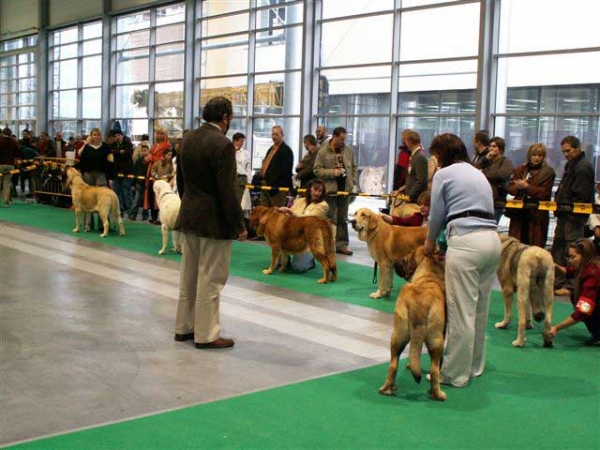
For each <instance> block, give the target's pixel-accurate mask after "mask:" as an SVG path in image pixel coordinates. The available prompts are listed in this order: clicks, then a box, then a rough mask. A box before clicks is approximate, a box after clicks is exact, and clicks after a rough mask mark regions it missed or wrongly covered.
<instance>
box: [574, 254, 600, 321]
mask: <svg viewBox="0 0 600 450" xmlns="http://www.w3.org/2000/svg"><path fill="white" fill-rule="evenodd" d="M572 273H573V269H572V268H569V269H568V271H567V274H572ZM579 283H580V285H581V292H580V293H579V298H578V299H576V300H577V303H576V304H575V311H574V312H573V314H571V317H572V318H573V319H574V320H577V321H578V322H582V321H585V320H586V319H588V318H589V317H590V316H591V315H592V314H593V313H594V310H595V309H596V308H597V307H598V306H597V305H598V302H599V301H600V265H598V264H595V263H593V262H591V263H589V264H588V265H587V266H585V267H584V268H583V270H582V271H581V275H580V276H579Z"/></svg>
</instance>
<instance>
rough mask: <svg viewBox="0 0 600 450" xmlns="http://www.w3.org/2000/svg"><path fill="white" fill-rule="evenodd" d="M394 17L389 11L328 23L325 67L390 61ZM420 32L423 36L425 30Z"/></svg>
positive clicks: (323, 48)
mask: <svg viewBox="0 0 600 450" xmlns="http://www.w3.org/2000/svg"><path fill="white" fill-rule="evenodd" d="M392 19H393V17H392V15H391V14H385V15H381V16H373V17H364V18H361V19H350V20H342V21H336V22H327V23H324V24H323V30H322V37H321V67H326V66H341V65H350V64H369V63H378V62H389V61H390V60H391V59H392V39H391V36H392V26H393V21H392ZM366 30H368V38H366V36H365V32H366ZM419 35H421V39H422V35H423V33H422V32H419Z"/></svg>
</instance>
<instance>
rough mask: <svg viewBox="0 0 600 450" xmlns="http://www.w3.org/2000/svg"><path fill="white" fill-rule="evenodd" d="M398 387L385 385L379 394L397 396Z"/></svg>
mask: <svg viewBox="0 0 600 450" xmlns="http://www.w3.org/2000/svg"><path fill="white" fill-rule="evenodd" d="M397 390H398V387H397V386H396V385H395V384H390V385H387V384H384V385H383V386H381V387H380V388H379V393H380V394H381V395H395V394H396V391H397Z"/></svg>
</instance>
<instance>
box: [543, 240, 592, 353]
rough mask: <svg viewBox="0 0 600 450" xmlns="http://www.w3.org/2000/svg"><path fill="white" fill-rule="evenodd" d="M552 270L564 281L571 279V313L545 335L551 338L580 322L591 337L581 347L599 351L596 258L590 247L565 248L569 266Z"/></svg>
mask: <svg viewBox="0 0 600 450" xmlns="http://www.w3.org/2000/svg"><path fill="white" fill-rule="evenodd" d="M555 266H556V268H557V269H558V270H560V271H561V272H562V273H564V274H566V277H567V278H575V290H574V291H573V293H572V294H571V303H573V306H574V307H575V311H574V312H573V314H571V316H569V317H567V318H566V319H565V320H563V321H562V322H561V323H559V324H558V325H556V326H554V327H552V328H550V331H549V332H548V334H549V335H550V337H552V338H555V337H556V335H557V334H558V332H559V331H561V330H564V329H565V328H569V327H571V326H573V325H575V324H576V323H579V322H583V323H584V324H585V326H586V327H587V329H588V331H589V332H590V334H591V335H592V337H591V339H589V340H587V341H586V342H585V345H588V346H593V347H600V307H599V306H598V303H599V302H600V258H599V257H597V256H596V253H595V248H594V243H593V242H592V241H590V240H589V239H580V240H578V241H576V242H575V243H574V244H571V245H570V246H569V266H567V267H563V266H560V265H558V264H555Z"/></svg>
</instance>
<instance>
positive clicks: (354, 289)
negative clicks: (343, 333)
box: [0, 202, 404, 312]
mask: <svg viewBox="0 0 600 450" xmlns="http://www.w3.org/2000/svg"><path fill="white" fill-rule="evenodd" d="M0 220H5V221H7V222H13V223H16V224H23V225H28V226H32V227H37V228H43V229H44V230H47V231H53V232H56V233H62V234H68V235H70V236H74V237H78V238H80V239H85V240H86V241H92V242H101V243H102V244H106V245H112V246H115V247H120V248H123V249H126V250H131V251H134V252H140V253H145V254H148V255H154V256H156V257H160V258H164V259H168V260H171V261H178V262H179V261H181V255H178V254H176V253H173V252H170V253H166V254H165V255H162V256H160V255H158V250H159V249H160V247H161V245H162V237H161V231H160V227H158V226H155V225H150V224H148V223H147V222H145V223H144V222H130V221H128V220H125V221H124V223H125V228H126V236H123V237H120V236H118V235H117V234H116V233H114V232H111V233H109V235H108V236H107V237H106V238H101V237H100V235H99V233H97V232H90V233H84V232H80V233H73V232H71V230H72V229H73V228H74V227H75V213H74V212H73V211H70V210H68V209H61V208H55V207H52V206H46V205H40V204H27V203H20V202H16V203H14V204H13V205H12V206H11V207H10V208H4V209H0ZM169 239H170V238H169ZM170 247H171V243H169V247H168V248H170ZM270 262H271V250H270V249H269V248H268V247H267V246H266V245H261V244H258V243H252V242H237V241H235V242H234V245H233V253H232V258H231V272H230V273H231V275H234V276H238V277H242V278H247V279H250V280H255V281H260V282H262V283H266V284H269V285H272V286H278V287H282V288H290V287H292V288H293V290H294V291H297V292H302V293H305V294H311V295H319V296H321V297H327V298H331V299H334V300H338V301H341V302H345V303H351V304H355V305H360V306H366V307H369V308H373V309H378V310H381V311H386V312H391V311H392V310H393V309H394V305H395V298H396V296H397V293H398V290H399V288H400V286H402V284H404V283H403V280H401V279H400V278H398V277H396V276H394V277H395V279H394V283H395V286H394V290H393V291H392V295H391V296H390V297H389V298H387V299H379V300H373V299H371V298H369V294H370V293H371V292H375V291H376V290H377V287H376V286H375V285H373V284H372V283H371V282H372V279H373V268H372V267H366V266H361V265H358V264H351V263H346V262H343V261H338V281H336V282H334V283H328V284H326V285H319V284H317V279H318V278H321V276H322V275H323V271H322V269H321V266H320V264H318V263H317V267H316V268H315V269H313V270H309V271H308V272H305V273H303V274H291V273H290V274H280V273H279V272H276V273H274V274H272V275H264V274H263V273H262V270H263V269H266V268H267V267H268V266H269V264H270Z"/></svg>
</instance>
